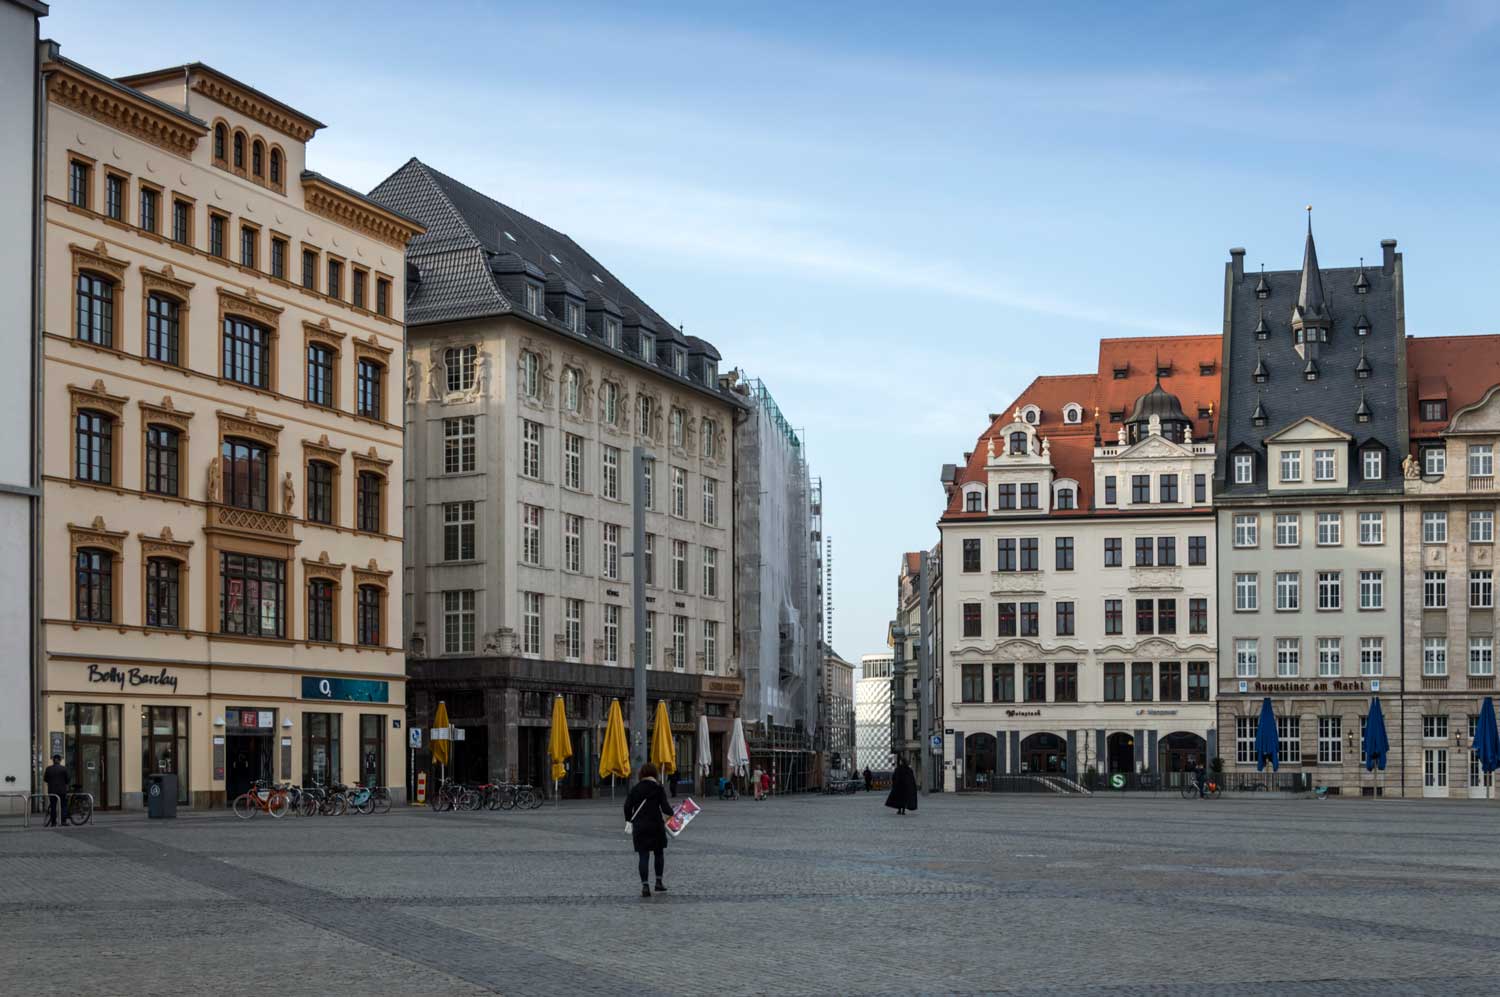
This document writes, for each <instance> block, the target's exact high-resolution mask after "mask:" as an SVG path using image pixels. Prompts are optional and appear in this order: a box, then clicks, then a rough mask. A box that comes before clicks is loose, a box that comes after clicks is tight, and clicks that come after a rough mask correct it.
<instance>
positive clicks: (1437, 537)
mask: <svg viewBox="0 0 1500 997" xmlns="http://www.w3.org/2000/svg"><path fill="white" fill-rule="evenodd" d="M1422 542H1423V543H1424V544H1445V543H1447V542H1448V512H1447V510H1446V509H1423V510H1422Z"/></svg>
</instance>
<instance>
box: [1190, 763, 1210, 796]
mask: <svg viewBox="0 0 1500 997" xmlns="http://www.w3.org/2000/svg"><path fill="white" fill-rule="evenodd" d="M1193 778H1195V779H1197V780H1198V799H1200V800H1201V799H1204V798H1205V797H1206V796H1207V795H1208V769H1207V768H1206V767H1205V766H1204V763H1203V761H1202V760H1201V759H1200V760H1199V761H1198V764H1197V766H1196V767H1195V768H1194V769H1193Z"/></svg>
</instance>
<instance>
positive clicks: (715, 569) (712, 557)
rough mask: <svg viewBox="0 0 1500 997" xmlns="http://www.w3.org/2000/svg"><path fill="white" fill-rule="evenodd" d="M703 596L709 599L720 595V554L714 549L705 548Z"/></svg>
mask: <svg viewBox="0 0 1500 997" xmlns="http://www.w3.org/2000/svg"><path fill="white" fill-rule="evenodd" d="M703 595H704V596H705V597H707V598H709V599H716V598H718V595H719V552H718V551H717V550H715V549H714V548H713V547H704V548H703Z"/></svg>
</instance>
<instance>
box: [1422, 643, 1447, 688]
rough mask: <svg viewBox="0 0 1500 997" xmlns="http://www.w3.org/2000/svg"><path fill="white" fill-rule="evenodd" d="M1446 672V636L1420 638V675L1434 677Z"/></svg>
mask: <svg viewBox="0 0 1500 997" xmlns="http://www.w3.org/2000/svg"><path fill="white" fill-rule="evenodd" d="M1447 674H1448V639H1447V638H1446V637H1423V638H1422V675H1423V677H1426V678H1436V677H1441V676H1443V675H1447Z"/></svg>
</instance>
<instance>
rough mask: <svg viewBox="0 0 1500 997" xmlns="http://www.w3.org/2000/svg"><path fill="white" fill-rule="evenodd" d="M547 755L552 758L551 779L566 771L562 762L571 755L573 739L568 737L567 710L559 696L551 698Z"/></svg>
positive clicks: (560, 775)
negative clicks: (550, 720) (550, 723)
mask: <svg viewBox="0 0 1500 997" xmlns="http://www.w3.org/2000/svg"><path fill="white" fill-rule="evenodd" d="M547 757H548V758H551V759H552V781H553V782H557V781H558V780H559V779H561V778H562V777H563V775H565V774H566V773H567V769H566V767H564V765H563V762H565V761H567V760H568V759H569V758H572V757H573V741H572V739H571V738H569V737H568V712H567V711H566V710H564V709H563V700H562V697H561V696H558V697H557V698H556V699H554V700H552V736H551V738H549V739H548V744H547Z"/></svg>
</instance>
